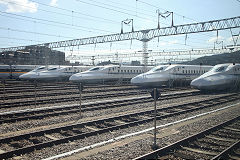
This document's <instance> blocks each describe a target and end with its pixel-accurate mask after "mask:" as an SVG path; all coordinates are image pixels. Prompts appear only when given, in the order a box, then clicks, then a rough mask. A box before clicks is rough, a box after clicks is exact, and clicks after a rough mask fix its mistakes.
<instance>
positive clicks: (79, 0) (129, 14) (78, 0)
mask: <svg viewBox="0 0 240 160" xmlns="http://www.w3.org/2000/svg"><path fill="white" fill-rule="evenodd" d="M76 1H77V2H80V3H84V4H88V5H92V6H96V7H100V8H103V9H107V10H111V11H114V12H118V13H121V14H125V15H128V16H134V17H137V18H141V19H146V20H149V19H147V18H145V17H141V16H138V15H135V14H131V13H127V12H123V11H120V10H117V9H113V8H109V7H105V6H102V5H98V4H94V3H89V2H83V1H81V0H76ZM102 4H103V3H102ZM104 5H105V4H104ZM108 6H112V5H108ZM118 8H119V7H118ZM150 21H152V20H150ZM153 22H155V21H153Z"/></svg>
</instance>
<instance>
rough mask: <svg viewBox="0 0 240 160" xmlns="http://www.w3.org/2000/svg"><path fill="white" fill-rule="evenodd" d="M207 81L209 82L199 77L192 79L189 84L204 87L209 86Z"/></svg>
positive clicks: (199, 87)
mask: <svg viewBox="0 0 240 160" xmlns="http://www.w3.org/2000/svg"><path fill="white" fill-rule="evenodd" d="M209 83H210V82H209V81H207V80H205V79H201V78H200V79H194V80H193V81H192V82H191V84H190V85H191V86H192V87H193V88H196V89H205V88H207V87H208V86H209Z"/></svg>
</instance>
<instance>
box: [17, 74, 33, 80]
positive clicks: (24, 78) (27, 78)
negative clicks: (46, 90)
mask: <svg viewBox="0 0 240 160" xmlns="http://www.w3.org/2000/svg"><path fill="white" fill-rule="evenodd" d="M19 78H20V79H22V80H31V79H35V78H36V74H32V73H25V74H22V75H20V76H19Z"/></svg>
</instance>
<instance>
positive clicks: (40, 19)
mask: <svg viewBox="0 0 240 160" xmlns="http://www.w3.org/2000/svg"><path fill="white" fill-rule="evenodd" d="M0 12H1V13H4V14H9V15H14V16H17V17H23V18H28V19H34V20H38V21H45V22H49V23H55V24H61V25H67V26H75V27H79V28H85V29H90V30H97V31H103V32H107V33H111V32H109V31H106V30H102V29H97V28H90V27H84V26H79V25H74V24H69V23H63V22H57V21H52V20H47V19H42V18H34V17H29V16H23V15H18V14H14V13H8V12H3V11H0ZM112 33H113V32H112Z"/></svg>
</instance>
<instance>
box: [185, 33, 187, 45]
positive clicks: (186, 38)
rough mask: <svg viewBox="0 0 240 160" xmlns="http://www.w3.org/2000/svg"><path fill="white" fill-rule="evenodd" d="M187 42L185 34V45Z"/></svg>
mask: <svg viewBox="0 0 240 160" xmlns="http://www.w3.org/2000/svg"><path fill="white" fill-rule="evenodd" d="M186 44H187V34H186V35H185V45H186Z"/></svg>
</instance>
